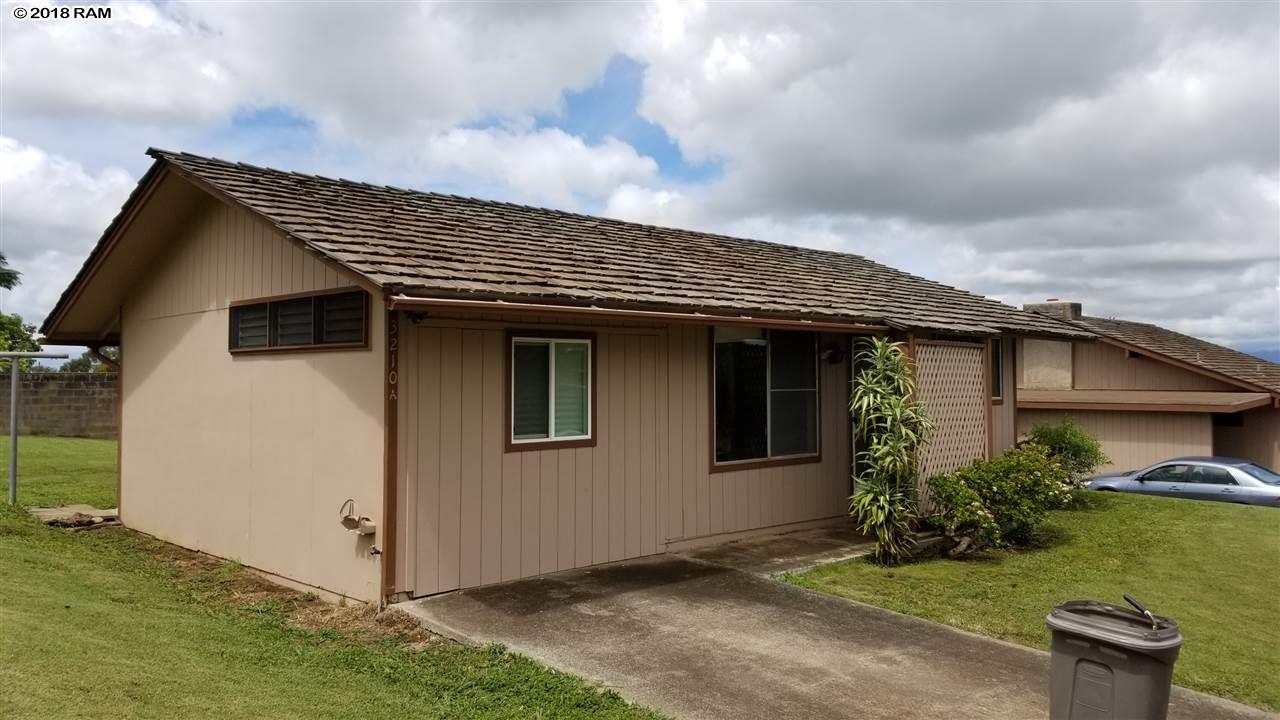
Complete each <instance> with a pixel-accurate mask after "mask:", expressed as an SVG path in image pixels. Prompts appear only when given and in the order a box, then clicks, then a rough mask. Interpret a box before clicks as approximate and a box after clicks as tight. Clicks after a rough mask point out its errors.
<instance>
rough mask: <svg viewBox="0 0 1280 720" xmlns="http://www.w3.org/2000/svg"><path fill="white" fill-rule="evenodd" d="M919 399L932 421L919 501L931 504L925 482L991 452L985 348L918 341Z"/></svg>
mask: <svg viewBox="0 0 1280 720" xmlns="http://www.w3.org/2000/svg"><path fill="white" fill-rule="evenodd" d="M915 357H916V381H917V389H918V392H919V394H920V401H921V402H922V403H923V404H924V408H925V412H927V413H928V415H929V417H930V418H931V419H932V420H933V423H934V427H933V433H932V434H931V435H930V438H929V442H928V444H926V446H925V449H924V452H923V453H922V455H921V459H920V460H921V463H920V464H921V472H920V479H919V483H918V489H919V493H920V498H919V502H920V505H921V508H922V509H926V511H927V507H928V504H929V502H928V489H927V487H926V486H925V482H924V481H925V480H926V479H928V478H929V477H932V476H934V475H937V474H939V473H944V472H949V471H951V470H955V469H956V468H959V467H963V466H965V465H967V464H969V463H970V462H971V461H973V460H975V459H977V458H981V457H985V456H986V454H987V432H988V428H987V404H988V403H989V402H990V398H988V397H987V376H986V372H987V371H986V349H985V348H983V347H982V346H979V345H958V344H945V345H944V344H936V343H929V342H919V343H917V344H916V352H915Z"/></svg>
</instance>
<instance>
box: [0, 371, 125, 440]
mask: <svg viewBox="0 0 1280 720" xmlns="http://www.w3.org/2000/svg"><path fill="white" fill-rule="evenodd" d="M19 382H20V383H21V386H22V387H21V389H20V390H19V391H18V398H19V401H20V402H21V406H20V407H19V408H18V432H20V433H22V434H23V435H62V436H67V437H90V438H116V437H118V435H119V432H120V412H119V407H120V389H119V383H117V382H116V374H115V373H27V374H24V375H23V376H22V377H21V379H20V381H19ZM9 383H10V379H9V373H8V372H7V370H6V372H4V373H3V374H0V434H5V435H7V434H8V433H9Z"/></svg>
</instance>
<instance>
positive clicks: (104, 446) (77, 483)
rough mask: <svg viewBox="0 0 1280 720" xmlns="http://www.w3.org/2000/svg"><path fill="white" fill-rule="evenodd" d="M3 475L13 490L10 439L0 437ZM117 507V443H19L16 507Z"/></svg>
mask: <svg viewBox="0 0 1280 720" xmlns="http://www.w3.org/2000/svg"><path fill="white" fill-rule="evenodd" d="M0 464H2V465H3V469H0V474H2V475H4V488H5V489H4V492H5V493H8V492H9V490H8V488H9V486H8V482H9V475H8V473H9V436H8V435H4V436H3V437H0ZM4 497H6V498H7V497H8V495H5V496H4ZM71 503H85V504H88V505H92V506H94V507H99V508H113V507H115V506H116V443H115V441H114V440H87V439H85V438H61V437H33V436H23V437H21V438H18V504H19V505H25V506H27V507H53V506H58V505H68V504H71Z"/></svg>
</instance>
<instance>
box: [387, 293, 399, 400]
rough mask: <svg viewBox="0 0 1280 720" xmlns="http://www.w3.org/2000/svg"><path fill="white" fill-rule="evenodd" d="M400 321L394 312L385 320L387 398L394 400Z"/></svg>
mask: <svg viewBox="0 0 1280 720" xmlns="http://www.w3.org/2000/svg"><path fill="white" fill-rule="evenodd" d="M399 359H400V322H399V320H397V318H396V316H395V314H392V315H391V317H390V318H389V319H388V320H387V399H388V400H396V399H398V398H399V396H398V395H397V393H396V385H397V381H398V380H399V379H400V366H399Z"/></svg>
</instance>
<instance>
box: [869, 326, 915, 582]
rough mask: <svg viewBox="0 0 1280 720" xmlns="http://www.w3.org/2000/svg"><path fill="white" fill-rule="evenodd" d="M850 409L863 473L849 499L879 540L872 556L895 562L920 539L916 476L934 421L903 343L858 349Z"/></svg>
mask: <svg viewBox="0 0 1280 720" xmlns="http://www.w3.org/2000/svg"><path fill="white" fill-rule="evenodd" d="M855 360H856V362H857V366H858V367H860V368H861V369H860V370H859V371H858V373H857V375H856V376H855V378H854V382H853V393H852V395H851V396H850V399H849V411H850V412H851V413H852V414H853V417H854V422H855V423H856V425H857V429H858V439H859V446H860V447H862V448H864V449H863V450H862V451H861V452H859V453H858V461H859V464H860V465H861V468H862V469H861V471H860V472H859V473H858V476H857V478H856V480H857V489H856V490H855V491H854V493H853V496H852V497H851V498H849V514H850V515H852V516H853V518H854V520H855V521H857V523H858V529H859V530H860V531H861V532H863V533H865V534H868V535H874V536H875V538H876V544H875V549H874V550H873V551H872V559H873V560H874V561H875V562H877V563H880V564H881V565H896V564H897V563H899V562H901V561H902V560H903V559H904V558H906V557H907V556H908V555H909V554H910V552H911V548H912V546H913V545H914V544H915V539H914V538H913V537H912V528H911V525H912V522H913V521H914V520H915V519H916V502H915V478H916V472H917V470H918V469H919V456H920V448H921V446H922V445H923V444H924V440H925V436H926V434H927V433H928V431H929V429H930V427H931V424H930V422H929V419H928V418H927V417H926V416H925V414H924V410H923V409H922V408H921V407H920V405H919V403H917V402H916V401H915V397H914V396H915V392H916V377H915V367H914V366H913V364H912V362H911V358H910V357H908V356H907V354H906V352H904V351H903V345H902V343H897V342H890V341H888V340H885V339H882V338H872V339H870V340H869V341H868V342H867V344H866V346H865V347H864V348H863V349H862V350H861V351H859V352H858V354H857V356H856V358H855Z"/></svg>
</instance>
